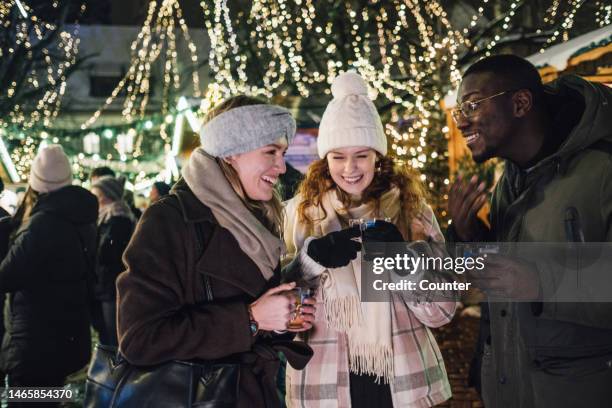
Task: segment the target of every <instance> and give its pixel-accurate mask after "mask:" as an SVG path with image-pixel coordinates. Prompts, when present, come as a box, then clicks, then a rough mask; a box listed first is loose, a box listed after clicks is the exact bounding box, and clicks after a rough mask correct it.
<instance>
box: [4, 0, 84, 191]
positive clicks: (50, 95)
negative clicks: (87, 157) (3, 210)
mask: <svg viewBox="0 0 612 408" xmlns="http://www.w3.org/2000/svg"><path fill="white" fill-rule="evenodd" d="M52 7H54V8H58V7H59V6H58V3H57V2H53V3H52ZM15 8H17V12H18V13H19V18H15V16H14V14H13V13H14V12H15ZM34 11H35V10H33V9H32V8H31V7H30V6H28V4H27V2H23V1H22V2H3V3H2V4H0V27H2V29H3V30H11V31H12V32H14V35H15V40H14V42H12V43H3V44H2V45H1V46H0V58H8V56H9V55H11V54H14V55H18V57H19V58H25V59H30V60H32V64H33V66H36V68H35V69H31V70H30V71H29V72H27V73H26V75H25V77H24V78H23V82H22V83H18V82H21V81H11V82H10V83H9V86H8V88H7V89H6V96H7V97H8V101H6V102H5V103H7V104H10V103H11V99H12V98H18V99H16V100H15V102H14V104H13V105H12V109H11V110H10V111H9V112H8V114H7V115H6V116H4V117H0V128H1V129H5V130H8V129H11V130H12V129H20V130H21V132H20V133H18V134H17V135H12V134H11V135H10V136H11V137H12V138H15V137H16V138H18V139H21V142H20V143H21V148H20V149H15V150H13V151H12V152H11V155H10V157H11V160H12V161H13V163H14V166H15V169H16V171H17V174H18V175H19V178H20V179H21V180H26V179H27V176H28V173H29V167H30V163H31V161H32V159H33V158H34V155H35V154H36V150H37V146H38V144H37V143H36V142H35V138H34V137H33V136H32V135H31V133H30V132H29V131H28V130H30V129H32V128H34V127H40V126H50V125H51V123H53V121H54V119H55V118H56V117H57V115H58V113H59V111H60V107H61V102H62V98H63V96H64V93H65V91H66V80H67V73H68V72H69V70H70V68H71V67H72V66H73V65H74V64H75V63H76V56H77V53H78V48H79V42H80V40H79V38H78V36H79V28H80V26H79V24H78V22H77V24H75V26H74V31H73V32H68V31H60V32H59V33H57V35H56V33H55V32H56V30H57V26H56V25H54V24H51V23H47V22H44V21H42V20H41V19H40V18H39V17H38V16H36V14H35V13H34ZM79 11H80V15H82V14H83V13H84V12H85V3H83V4H82V5H81V8H80V10H79ZM53 35H56V39H55V40H54V41H52V42H51V44H50V45H49V46H47V47H42V48H41V45H40V44H44V43H45V42H46V41H47V40H48V39H49V38H51V37H52V36H53ZM24 51H25V52H24ZM16 53H18V54H16ZM37 93H38V94H39V95H40V96H35V97H33V98H26V97H24V96H23V95H25V94H32V95H37ZM9 106H10V105H9ZM11 133H12V132H11Z"/></svg>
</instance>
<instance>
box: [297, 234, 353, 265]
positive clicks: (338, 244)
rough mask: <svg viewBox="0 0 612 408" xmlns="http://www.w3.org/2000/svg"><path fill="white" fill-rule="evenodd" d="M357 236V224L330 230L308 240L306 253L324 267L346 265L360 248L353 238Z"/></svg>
mask: <svg viewBox="0 0 612 408" xmlns="http://www.w3.org/2000/svg"><path fill="white" fill-rule="evenodd" d="M359 236H360V230H359V227H358V226H354V227H350V228H346V229H343V230H341V231H336V232H330V233H329V234H327V235H325V236H323V237H321V238H317V239H313V240H312V241H310V243H309V244H308V249H307V251H306V253H307V254H308V256H309V257H310V258H312V259H313V260H314V261H315V262H316V263H318V264H319V265H321V266H324V267H326V268H339V267H341V266H346V265H348V264H349V262H351V260H353V259H355V258H356V257H357V252H358V251H359V250H361V244H360V243H359V242H357V241H355V240H353V238H357V237H359Z"/></svg>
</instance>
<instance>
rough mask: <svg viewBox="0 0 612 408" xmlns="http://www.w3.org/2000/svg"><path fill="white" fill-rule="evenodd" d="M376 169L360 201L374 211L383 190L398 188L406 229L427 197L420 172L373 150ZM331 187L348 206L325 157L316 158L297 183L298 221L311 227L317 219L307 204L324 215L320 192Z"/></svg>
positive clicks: (349, 204)
mask: <svg viewBox="0 0 612 408" xmlns="http://www.w3.org/2000/svg"><path fill="white" fill-rule="evenodd" d="M376 156H377V161H376V171H375V172H374V179H373V180H372V182H371V183H370V185H369V186H368V187H367V188H366V189H365V190H364V191H363V194H362V197H361V201H360V203H364V204H365V203H370V202H372V203H374V206H375V210H376V211H378V210H379V208H378V207H379V205H380V198H381V197H382V195H383V194H384V193H386V192H387V191H389V190H390V189H392V188H394V187H396V188H398V189H399V191H400V205H401V207H402V211H400V220H399V222H400V224H401V226H402V227H404V228H406V230H409V226H410V221H409V220H411V219H412V218H413V217H414V216H416V215H417V213H418V212H419V210H420V208H421V204H422V203H423V201H425V200H426V198H427V193H426V190H425V187H424V186H423V183H421V180H420V177H419V173H418V172H417V171H416V170H414V169H412V168H411V167H407V166H405V165H404V166H401V165H397V164H395V163H394V161H393V159H392V158H391V157H389V156H383V155H381V154H380V153H376ZM332 189H336V192H337V195H338V199H339V200H340V202H342V204H343V205H344V207H345V208H351V206H352V205H353V204H354V203H352V202H351V197H350V195H349V194H347V193H346V192H344V191H343V190H342V189H341V188H340V187H338V186H337V185H336V183H335V182H334V180H333V179H332V177H331V174H330V172H329V165H328V163H327V158H323V159H319V160H316V161H315V162H313V163H312V164H311V165H310V167H308V172H307V173H306V178H305V179H304V181H302V183H301V184H300V188H299V190H298V194H299V195H300V196H301V202H300V203H299V204H298V207H297V212H298V220H299V221H300V222H301V223H304V224H306V226H307V228H312V226H313V224H314V223H315V222H317V221H320V220H314V219H311V218H310V217H309V215H308V209H309V208H310V207H320V208H321V209H322V210H323V217H326V216H327V214H326V213H325V209H324V208H323V207H321V201H322V199H323V195H324V194H325V193H326V192H327V191H329V190H332Z"/></svg>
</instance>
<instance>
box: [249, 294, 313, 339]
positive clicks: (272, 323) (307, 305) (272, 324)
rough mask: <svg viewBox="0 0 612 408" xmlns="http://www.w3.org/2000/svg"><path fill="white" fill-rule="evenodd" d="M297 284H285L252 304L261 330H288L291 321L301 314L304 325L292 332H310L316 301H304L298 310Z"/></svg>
mask: <svg viewBox="0 0 612 408" xmlns="http://www.w3.org/2000/svg"><path fill="white" fill-rule="evenodd" d="M294 288H295V282H291V283H284V284H282V285H279V286H277V287H275V288H272V289H270V290H268V291H267V292H266V293H264V294H263V295H262V296H261V297H260V298H259V299H257V300H256V301H255V302H253V303H252V304H251V313H252V314H253V319H255V321H256V322H257V324H258V326H259V329H260V330H266V331H272V330H277V331H281V330H283V331H284V330H287V325H288V323H289V321H290V320H291V319H292V318H293V317H294V316H295V313H296V312H297V313H300V314H301V317H302V320H303V321H304V324H303V325H302V327H301V328H299V329H291V330H289V331H292V332H302V331H306V330H310V329H311V328H312V324H313V322H314V319H315V312H316V308H315V304H316V303H317V301H316V299H315V298H313V297H309V298H306V299H304V301H303V303H302V305H301V306H300V310H299V311H297V310H296V306H295V304H296V296H297V294H296V293H295V291H293V289H294Z"/></svg>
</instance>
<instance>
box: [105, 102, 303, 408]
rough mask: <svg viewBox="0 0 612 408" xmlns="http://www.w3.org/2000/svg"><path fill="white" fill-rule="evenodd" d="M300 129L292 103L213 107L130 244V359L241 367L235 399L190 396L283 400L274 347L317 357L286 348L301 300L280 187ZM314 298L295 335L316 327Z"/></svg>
mask: <svg viewBox="0 0 612 408" xmlns="http://www.w3.org/2000/svg"><path fill="white" fill-rule="evenodd" d="M294 133H295V121H294V120H293V118H292V117H291V115H290V114H289V112H288V111H287V110H286V109H283V108H281V107H278V106H273V105H268V104H265V103H262V102H261V101H258V100H256V99H253V98H249V97H244V96H241V97H234V98H231V99H229V100H227V101H225V102H224V103H222V104H221V105H220V106H219V107H218V108H216V109H215V110H213V111H212V112H211V113H210V114H209V117H208V118H207V121H206V123H205V125H204V126H203V128H202V131H201V134H202V147H199V148H197V149H196V150H195V151H194V152H193V153H192V155H191V157H190V159H189V162H188V163H187V165H186V166H185V167H184V168H183V172H182V174H183V178H182V179H181V180H179V181H178V182H177V184H175V185H174V187H173V189H172V191H171V194H170V195H168V196H166V197H163V198H161V199H160V200H159V201H157V202H155V203H154V204H153V205H151V206H150V207H149V208H148V209H147V210H146V211H145V213H144V215H143V217H142V219H141V220H140V222H139V223H138V226H137V228H136V231H135V233H134V237H133V239H132V241H131V242H130V244H129V245H128V248H127V250H126V252H125V255H124V260H125V262H126V264H127V271H126V272H124V273H123V274H122V275H120V276H119V278H118V281H117V289H118V298H119V299H118V305H119V311H118V331H119V345H120V350H121V352H122V353H123V355H124V356H125V358H126V359H127V360H128V361H129V362H130V363H132V364H137V365H154V364H158V363H161V362H166V361H171V360H176V359H179V360H198V361H200V360H205V361H210V362H227V361H231V362H233V363H236V362H237V363H239V364H240V375H239V383H238V386H237V387H236V388H235V391H234V393H233V394H232V395H220V396H216V397H215V399H214V400H198V401H192V402H200V403H205V402H207V403H208V404H211V405H210V406H218V405H215V404H219V403H220V400H219V398H220V399H221V400H222V401H223V402H224V403H226V404H228V405H224V406H236V407H277V406H280V400H279V398H278V395H277V392H276V375H277V371H278V367H279V359H278V353H277V351H279V350H283V351H285V356H286V357H287V360H288V361H289V363H290V364H293V365H294V366H295V367H297V368H301V367H303V366H304V364H305V363H306V362H307V361H308V359H309V357H310V355H309V349H308V348H307V347H306V346H304V347H303V348H302V350H303V351H304V353H301V354H300V353H296V352H295V348H291V347H289V346H292V343H291V342H290V340H291V338H292V336H293V335H292V334H290V335H282V334H278V332H282V331H284V330H285V329H286V328H287V323H288V321H289V320H290V319H291V317H292V315H293V313H294V308H295V306H294V300H295V299H294V297H293V295H292V293H291V292H290V290H291V289H292V288H293V287H294V284H293V283H288V284H282V285H281V284H280V265H279V261H280V256H281V249H282V242H281V239H280V225H281V204H280V201H279V199H278V198H277V197H276V195H275V191H274V184H275V183H276V182H277V181H278V178H279V176H280V175H281V174H282V173H284V172H285V161H284V157H283V155H284V152H285V150H286V149H287V145H288V143H289V142H290V141H291V139H292V138H293V136H294ZM198 231H199V232H198ZM313 303H314V301H311V300H307V301H306V302H305V305H304V307H303V308H302V312H303V313H304V320H305V324H304V325H303V328H302V329H296V330H294V331H300V330H307V329H309V328H310V327H311V322H312V321H313V320H314V317H313V314H314V306H313ZM287 337H288V338H287ZM290 349H291V350H293V351H294V352H289V351H290ZM169 380H170V379H169ZM197 383H198V379H195V384H197ZM187 386H188V384H185V387H187ZM211 391H214V390H211ZM162 398H163V396H162ZM160 404H163V401H159V400H147V401H140V402H139V406H142V407H145V406H160ZM188 406H191V405H188Z"/></svg>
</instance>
